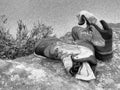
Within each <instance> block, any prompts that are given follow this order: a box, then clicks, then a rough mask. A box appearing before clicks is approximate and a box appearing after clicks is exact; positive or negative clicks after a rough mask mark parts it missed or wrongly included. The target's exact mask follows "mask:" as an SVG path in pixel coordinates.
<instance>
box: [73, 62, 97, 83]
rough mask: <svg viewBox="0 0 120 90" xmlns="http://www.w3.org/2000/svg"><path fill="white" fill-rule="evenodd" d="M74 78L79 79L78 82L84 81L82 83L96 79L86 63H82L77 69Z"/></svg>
mask: <svg viewBox="0 0 120 90" xmlns="http://www.w3.org/2000/svg"><path fill="white" fill-rule="evenodd" d="M75 78H76V79H79V80H84V81H90V80H93V79H96V77H95V75H94V73H93V71H92V69H91V67H90V65H89V63H87V62H83V64H82V66H81V67H80V68H79V70H78V72H77V74H76V76H75Z"/></svg>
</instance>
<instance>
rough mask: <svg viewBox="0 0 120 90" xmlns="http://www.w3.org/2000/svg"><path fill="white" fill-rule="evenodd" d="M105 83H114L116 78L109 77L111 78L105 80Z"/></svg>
mask: <svg viewBox="0 0 120 90" xmlns="http://www.w3.org/2000/svg"><path fill="white" fill-rule="evenodd" d="M105 83H106V84H112V83H114V80H113V79H110V78H109V79H106V80H105Z"/></svg>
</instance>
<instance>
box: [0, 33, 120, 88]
mask: <svg viewBox="0 0 120 90" xmlns="http://www.w3.org/2000/svg"><path fill="white" fill-rule="evenodd" d="M114 35H115V36H117V33H114ZM113 51H114V57H113V59H112V60H111V62H100V61H99V62H98V66H97V68H96V70H97V79H96V80H95V81H91V82H85V81H80V80H76V79H75V78H74V77H71V76H69V75H68V74H66V72H65V70H64V67H63V65H62V63H61V62H60V61H55V60H49V59H46V58H43V57H36V56H34V55H30V56H27V57H22V58H18V59H16V60H0V90H120V41H119V38H118V36H117V37H114V42H113Z"/></svg>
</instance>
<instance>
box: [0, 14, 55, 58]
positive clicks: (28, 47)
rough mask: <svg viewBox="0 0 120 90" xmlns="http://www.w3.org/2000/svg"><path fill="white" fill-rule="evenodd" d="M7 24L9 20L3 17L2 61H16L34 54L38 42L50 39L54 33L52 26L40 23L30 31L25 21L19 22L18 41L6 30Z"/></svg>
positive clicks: (0, 27)
mask: <svg viewBox="0 0 120 90" xmlns="http://www.w3.org/2000/svg"><path fill="white" fill-rule="evenodd" d="M6 22H7V18H6V17H5V16H2V17H1V21H0V58H2V59H15V58H17V57H22V56H26V55H30V54H32V53H33V52H34V48H35V44H36V43H37V41H38V40H40V39H42V38H47V37H50V35H51V34H52V33H53V28H52V27H51V26H46V25H45V24H40V23H39V22H38V23H37V24H35V25H34V27H33V29H32V30H28V29H27V26H26V25H25V24H24V23H23V21H22V20H19V21H18V22H17V24H18V28H17V34H16V39H14V38H13V36H12V35H11V34H10V32H9V30H7V29H6V28H5V23H6Z"/></svg>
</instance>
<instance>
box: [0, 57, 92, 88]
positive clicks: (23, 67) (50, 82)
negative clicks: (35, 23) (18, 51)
mask: <svg viewBox="0 0 120 90" xmlns="http://www.w3.org/2000/svg"><path fill="white" fill-rule="evenodd" d="M0 62H1V63H0V88H1V89H0V90H93V89H92V88H91V87H90V86H89V83H88V82H83V81H79V80H75V78H73V77H71V76H68V75H67V74H66V72H65V70H64V68H63V65H62V63H61V62H59V61H56V62H54V61H52V60H47V59H46V60H45V59H43V60H42V59H41V58H40V59H38V58H37V57H34V56H32V55H31V56H28V57H25V58H19V59H16V60H14V61H12V60H0ZM93 87H94V85H93Z"/></svg>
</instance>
